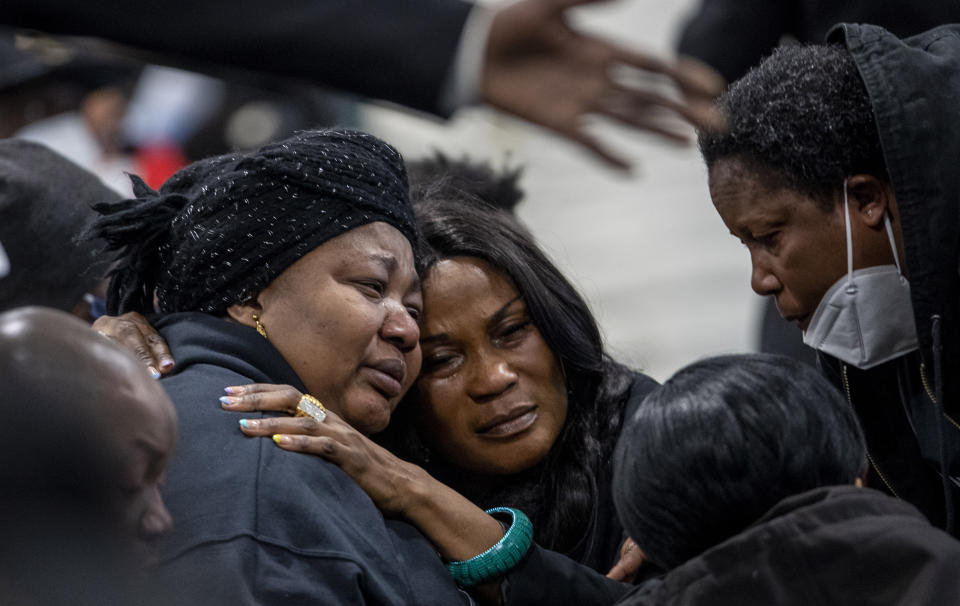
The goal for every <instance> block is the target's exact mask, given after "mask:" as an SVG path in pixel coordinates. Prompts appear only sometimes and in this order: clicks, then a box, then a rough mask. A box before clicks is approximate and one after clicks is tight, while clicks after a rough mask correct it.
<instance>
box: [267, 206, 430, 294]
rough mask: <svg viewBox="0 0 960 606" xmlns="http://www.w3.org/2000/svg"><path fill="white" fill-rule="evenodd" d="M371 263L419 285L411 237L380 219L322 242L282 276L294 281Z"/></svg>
mask: <svg viewBox="0 0 960 606" xmlns="http://www.w3.org/2000/svg"><path fill="white" fill-rule="evenodd" d="M371 263H372V264H376V265H380V266H382V267H383V268H385V269H386V270H387V271H388V272H390V273H391V274H393V273H397V274H398V275H405V276H408V277H409V278H410V280H411V281H412V282H413V283H414V286H419V277H418V276H417V273H416V271H417V270H416V266H415V264H414V257H413V248H412V247H411V246H410V241H409V240H407V238H406V237H405V236H404V235H403V234H402V233H400V231H399V230H398V229H396V228H395V227H393V226H392V225H389V224H387V223H382V222H376V223H368V224H366V225H362V226H360V227H356V228H354V229H351V230H350V231H348V232H346V233H343V234H341V235H339V236H337V237H336V238H332V239H330V240H328V241H326V242H324V243H323V244H321V245H320V246H318V247H317V248H315V249H314V250H312V251H310V252H309V253H307V254H306V255H304V256H303V257H302V258H301V259H299V260H298V261H297V262H296V263H294V264H293V265H291V266H290V268H288V271H287V272H284V273H285V274H286V276H285V278H290V277H295V281H297V282H300V281H309V280H313V279H316V277H317V276H318V275H322V272H335V271H338V270H348V269H350V268H353V267H357V266H360V265H364V266H366V265H369V264H371ZM318 272H321V273H320V274H318Z"/></svg>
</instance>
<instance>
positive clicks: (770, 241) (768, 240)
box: [757, 231, 780, 248]
mask: <svg viewBox="0 0 960 606" xmlns="http://www.w3.org/2000/svg"><path fill="white" fill-rule="evenodd" d="M779 237H780V232H778V231H774V232H770V233H768V234H763V235H762V236H757V242H759V243H760V245H761V246H765V247H767V248H773V247H774V246H776V245H777V239H778V238H779Z"/></svg>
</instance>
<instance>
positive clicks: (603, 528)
mask: <svg viewBox="0 0 960 606" xmlns="http://www.w3.org/2000/svg"><path fill="white" fill-rule="evenodd" d="M657 386H658V384H657V382H656V381H654V380H653V379H651V378H650V377H648V376H647V375H644V374H641V373H635V374H634V377H633V382H632V384H631V385H630V393H629V396H628V398H627V402H626V406H625V407H624V412H623V418H624V419H627V418H629V417H630V416H631V415H632V414H633V413H634V411H636V410H637V407H639V406H640V403H641V402H642V401H643V399H644V398H645V397H646V396H647V394H649V393H650V392H651V391H653V390H654V389H655V388H656V387H657ZM612 483H613V465H612V461H607V465H606V466H605V468H604V470H603V472H602V473H600V474H599V477H598V478H597V486H598V498H597V506H596V509H595V510H594V525H593V528H592V530H591V532H590V533H589V535H588V536H587V537H585V539H584V545H585V546H586V547H585V548H584V550H583V553H582V555H580V556H579V557H578V559H577V560H576V561H575V560H573V559H571V558H569V557H567V556H564V555H562V554H559V553H556V552H553V551H549V550H546V549H541V548H540V547H538V546H536V545H534V546H533V548H531V550H530V553H528V554H527V556H526V557H525V558H524V559H523V560H521V562H520V563H519V564H518V565H517V567H516V568H514V569H513V570H512V571H511V572H510V573H509V574H508V575H507V582H506V583H505V584H504V585H505V586H504V598H505V599H504V602H505V603H506V604H508V605H509V604H516V605H517V606H522V605H524V604H578V605H579V606H588V605H590V604H597V605H601V604H611V603H612V602H614V601H615V600H616V599H617V598H618V597H619V596H621V595H623V594H624V593H625V592H626V591H628V590H629V589H630V587H631V585H628V584H625V583H619V582H617V581H611V580H610V579H608V578H606V577H605V576H604V574H605V573H606V572H607V571H608V570H609V569H610V568H612V567H613V565H614V564H616V563H617V561H618V560H619V559H620V546H621V545H622V544H623V541H624V540H625V539H626V538H627V536H626V533H625V532H624V531H623V526H622V525H621V524H620V519H619V517H618V516H617V511H616V509H615V508H614V504H613V492H612ZM645 568H646V570H645V571H643V573H648V572H650V571H651V570H652V567H645ZM643 573H642V574H643Z"/></svg>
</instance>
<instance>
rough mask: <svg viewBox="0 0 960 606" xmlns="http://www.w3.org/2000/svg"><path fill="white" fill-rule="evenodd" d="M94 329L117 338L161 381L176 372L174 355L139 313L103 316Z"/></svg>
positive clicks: (109, 336)
mask: <svg viewBox="0 0 960 606" xmlns="http://www.w3.org/2000/svg"><path fill="white" fill-rule="evenodd" d="M92 328H93V329H94V330H96V331H97V332H99V333H100V334H101V335H103V336H105V337H107V338H109V339H113V340H114V341H116V342H117V343H119V344H120V346H121V347H123V348H124V349H126V350H127V351H129V352H130V353H132V354H133V355H134V356H136V357H137V358H138V359H139V360H140V361H141V362H143V364H144V365H145V366H146V367H147V368H148V369H149V370H150V373H151V374H152V375H153V378H155V379H159V378H160V377H161V376H162V375H165V374H167V373H169V372H170V371H172V370H173V365H174V362H173V356H171V355H170V348H169V347H167V342H166V341H164V340H163V337H161V336H160V334H159V333H158V332H157V331H156V330H154V329H153V327H152V326H150V323H149V322H147V319H146V318H144V317H143V316H142V315H140V314H138V313H137V312H135V311H131V312H128V313H125V314H123V315H120V316H101V317H99V318H97V319H96V321H94V323H93V326H92Z"/></svg>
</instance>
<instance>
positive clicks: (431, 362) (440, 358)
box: [421, 353, 456, 371]
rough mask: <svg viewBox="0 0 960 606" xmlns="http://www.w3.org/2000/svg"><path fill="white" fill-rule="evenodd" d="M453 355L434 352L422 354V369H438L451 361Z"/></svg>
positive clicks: (453, 357)
mask: <svg viewBox="0 0 960 606" xmlns="http://www.w3.org/2000/svg"><path fill="white" fill-rule="evenodd" d="M455 358H456V356H455V355H453V354H452V353H435V354H430V355H425V356H423V364H422V368H421V370H422V371H428V370H438V369H441V368H444V367H446V366H449V365H450V364H452V363H453V361H454V359H455Z"/></svg>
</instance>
